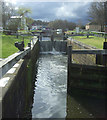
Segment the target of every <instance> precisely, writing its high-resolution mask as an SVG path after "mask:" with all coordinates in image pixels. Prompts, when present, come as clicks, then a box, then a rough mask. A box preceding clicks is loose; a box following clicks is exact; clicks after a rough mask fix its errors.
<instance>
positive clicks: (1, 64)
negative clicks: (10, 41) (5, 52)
mask: <svg viewBox="0 0 107 120" xmlns="http://www.w3.org/2000/svg"><path fill="white" fill-rule="evenodd" d="M29 50H30V47H26V48H25V50H24V51H19V52H17V53H14V54H12V55H11V56H9V57H7V58H6V59H4V60H2V61H0V68H1V67H2V66H4V65H5V64H7V63H8V62H10V61H11V60H13V59H15V58H17V57H18V56H20V55H21V54H24V53H25V52H27V51H29Z"/></svg>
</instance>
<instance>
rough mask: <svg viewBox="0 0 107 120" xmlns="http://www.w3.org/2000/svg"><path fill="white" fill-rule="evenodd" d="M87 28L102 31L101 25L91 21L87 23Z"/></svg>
mask: <svg viewBox="0 0 107 120" xmlns="http://www.w3.org/2000/svg"><path fill="white" fill-rule="evenodd" d="M85 29H86V30H90V31H101V26H100V25H98V24H96V23H94V22H90V23H88V24H86V26H85Z"/></svg>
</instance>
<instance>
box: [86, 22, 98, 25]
mask: <svg viewBox="0 0 107 120" xmlns="http://www.w3.org/2000/svg"><path fill="white" fill-rule="evenodd" d="M86 25H98V24H97V23H96V22H89V23H87V24H86Z"/></svg>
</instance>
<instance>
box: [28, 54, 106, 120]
mask: <svg viewBox="0 0 107 120" xmlns="http://www.w3.org/2000/svg"><path fill="white" fill-rule="evenodd" d="M36 70H37V72H36V73H35V74H36V76H35V82H34V93H33V94H32V96H33V101H32V102H30V104H31V105H30V107H29V110H28V112H27V115H26V117H27V118H58V119H59V118H65V119H66V118H103V117H104V115H105V107H104V105H105V102H104V100H98V99H93V98H87V97H82V96H74V95H72V94H71V95H69V94H68V95H67V56H66V55H61V54H57V55H55V54H46V55H44V54H43V55H41V56H40V58H39V60H38V69H37V68H36ZM36 70H35V71H36Z"/></svg>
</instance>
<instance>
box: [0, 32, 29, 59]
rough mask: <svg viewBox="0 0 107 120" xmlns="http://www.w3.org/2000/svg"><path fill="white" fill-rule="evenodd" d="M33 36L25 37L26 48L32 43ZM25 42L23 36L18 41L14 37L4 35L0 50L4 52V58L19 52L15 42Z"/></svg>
mask: <svg viewBox="0 0 107 120" xmlns="http://www.w3.org/2000/svg"><path fill="white" fill-rule="evenodd" d="M30 38H31V36H24V43H25V47H26V46H27V44H28V42H30ZM22 40H23V37H22V36H19V37H18V39H17V38H16V36H14V35H4V34H2V47H1V48H0V49H1V51H2V58H7V57H8V56H10V55H12V54H14V53H15V52H18V51H19V50H18V48H16V47H15V45H14V43H15V42H17V41H18V42H21V41H22Z"/></svg>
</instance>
